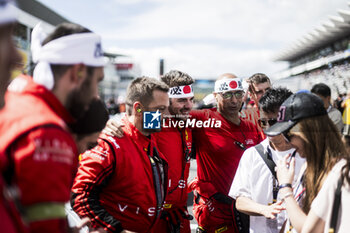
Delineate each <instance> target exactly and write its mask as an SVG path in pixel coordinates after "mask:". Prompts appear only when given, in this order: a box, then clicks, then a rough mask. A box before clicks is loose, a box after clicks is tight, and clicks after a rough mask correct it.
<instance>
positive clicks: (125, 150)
mask: <svg viewBox="0 0 350 233" xmlns="http://www.w3.org/2000/svg"><path fill="white" fill-rule="evenodd" d="M150 87H153V88H152V89H150ZM167 91H168V87H167V86H166V85H165V84H163V83H161V82H159V81H157V80H155V79H152V78H144V77H142V78H137V79H135V80H134V81H133V82H132V83H131V84H130V86H129V87H128V90H127V97H126V99H127V102H128V103H129V105H128V107H127V113H128V115H127V117H126V118H124V119H123V120H122V122H123V124H124V125H125V126H124V128H123V130H124V137H122V138H117V137H112V136H107V135H103V134H102V135H101V136H100V139H99V140H98V146H96V147H95V148H93V149H92V150H89V151H87V152H85V153H84V154H83V155H82V159H81V161H80V167H79V169H78V173H77V176H76V178H75V181H74V185H73V188H72V192H73V195H72V200H71V203H72V207H73V209H74V211H75V212H77V213H78V214H79V215H80V216H81V217H89V218H90V219H91V221H92V226H93V228H103V229H104V230H106V231H108V232H128V231H132V232H144V233H146V232H150V229H151V228H152V226H153V225H154V224H155V223H156V221H157V220H158V218H159V217H160V213H161V208H162V205H163V202H164V198H165V194H166V188H167V163H166V160H165V159H164V157H163V155H162V154H161V153H160V152H159V150H158V147H157V145H156V142H155V140H154V136H153V134H151V133H152V132H154V131H147V130H146V129H144V128H143V127H142V125H143V124H142V120H143V112H147V111H150V110H151V109H152V110H157V112H159V111H164V110H165V109H166V108H167V107H168V105H169V99H168V96H167ZM147 93H152V96H148V95H147Z"/></svg>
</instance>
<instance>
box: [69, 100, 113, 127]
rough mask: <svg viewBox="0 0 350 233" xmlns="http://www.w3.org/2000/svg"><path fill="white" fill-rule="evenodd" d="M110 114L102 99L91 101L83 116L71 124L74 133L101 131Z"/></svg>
mask: <svg viewBox="0 0 350 233" xmlns="http://www.w3.org/2000/svg"><path fill="white" fill-rule="evenodd" d="M108 119H109V114H108V111H107V109H106V106H105V104H104V103H103V101H102V100H101V99H97V98H96V99H94V100H92V101H91V103H90V106H89V110H87V111H86V112H85V114H84V116H83V117H81V118H80V119H78V120H77V121H76V122H75V123H73V124H71V125H70V128H71V129H72V131H73V133H76V134H92V133H96V132H100V131H101V130H102V129H103V128H104V127H105V125H106V123H107V121H108Z"/></svg>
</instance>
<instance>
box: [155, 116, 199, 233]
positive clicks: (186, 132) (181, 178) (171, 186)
mask: <svg viewBox="0 0 350 233" xmlns="http://www.w3.org/2000/svg"><path fill="white" fill-rule="evenodd" d="M179 121H181V120H175V119H170V120H168V121H167V124H166V126H168V127H164V125H163V127H162V131H161V132H159V133H155V134H154V136H155V139H156V141H157V145H158V148H159V150H160V151H161V152H162V153H163V154H164V156H165V157H166V159H167V161H168V164H169V169H168V193H167V196H166V199H165V202H164V205H163V213H162V218H161V219H160V220H159V221H158V222H157V223H156V225H155V226H154V227H153V228H152V232H154V233H159V232H171V230H170V228H171V227H172V226H171V225H170V223H171V222H172V223H173V224H174V225H177V219H179V221H180V222H181V223H180V224H179V226H178V227H179V228H180V232H181V233H190V232H191V229H190V221H189V220H188V219H187V218H186V217H187V216H188V212H187V195H188V194H187V179H188V176H189V171H190V159H191V157H190V156H191V152H192V130H191V129H189V128H179V127H178V126H174V125H171V123H170V122H175V123H176V124H178V122H179Z"/></svg>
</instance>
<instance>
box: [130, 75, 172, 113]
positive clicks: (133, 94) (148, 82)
mask: <svg viewBox="0 0 350 233" xmlns="http://www.w3.org/2000/svg"><path fill="white" fill-rule="evenodd" d="M154 90H159V91H163V92H168V90H169V87H168V85H166V84H165V83H163V82H161V81H159V80H157V79H155V78H150V77H145V76H143V77H139V78H136V79H134V80H133V81H132V82H131V83H130V84H129V86H128V89H127V91H126V100H125V103H126V111H127V114H128V115H131V113H132V106H133V104H134V103H135V102H137V101H139V102H140V103H141V104H142V105H145V106H147V105H148V104H149V103H150V102H151V101H152V100H153V91H154Z"/></svg>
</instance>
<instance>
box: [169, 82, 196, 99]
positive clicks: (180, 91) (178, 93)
mask: <svg viewBox="0 0 350 233" xmlns="http://www.w3.org/2000/svg"><path fill="white" fill-rule="evenodd" d="M168 95H169V98H187V97H193V96H194V93H193V87H192V85H185V86H176V87H171V88H170V89H169V91H168Z"/></svg>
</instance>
